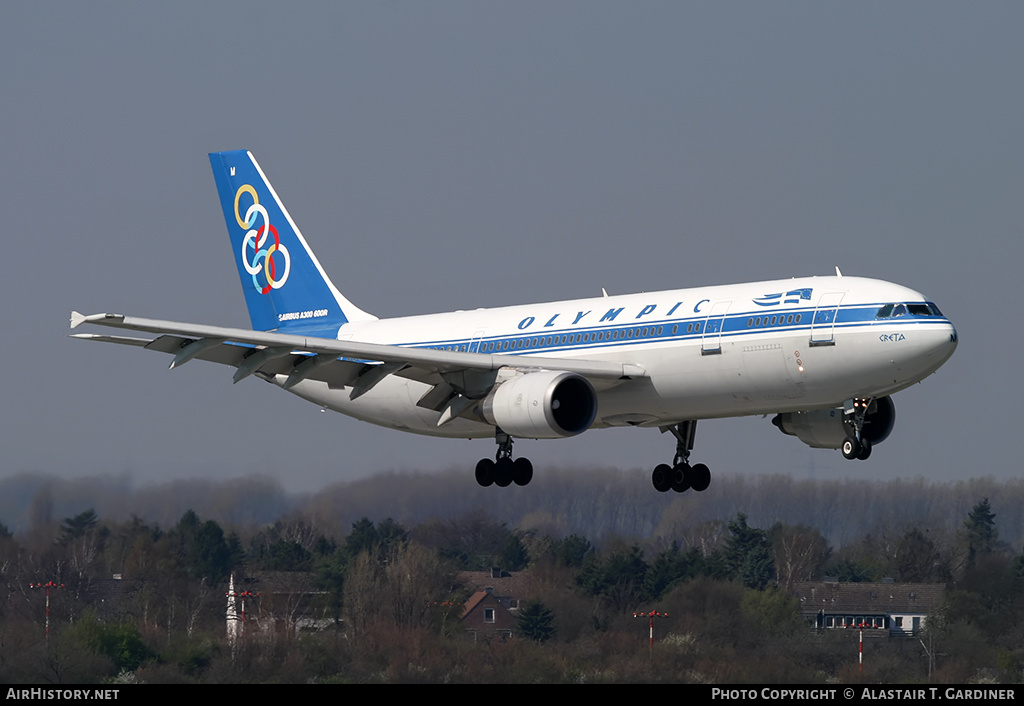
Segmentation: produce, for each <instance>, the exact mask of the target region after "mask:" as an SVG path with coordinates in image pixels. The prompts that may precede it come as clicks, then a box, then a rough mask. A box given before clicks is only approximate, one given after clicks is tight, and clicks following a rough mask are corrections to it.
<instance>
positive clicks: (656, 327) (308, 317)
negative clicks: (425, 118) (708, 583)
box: [71, 150, 957, 492]
mask: <svg viewBox="0 0 1024 706" xmlns="http://www.w3.org/2000/svg"><path fill="white" fill-rule="evenodd" d="M210 163H211V164H212V166H213V174H214V178H215V180H216V182H217V189H218V191H219V192H220V201H221V205H222V206H223V208H224V218H225V220H226V221H227V226H228V233H229V235H230V240H231V250H232V251H233V252H234V254H235V261H236V264H237V266H238V272H239V275H240V276H241V280H242V290H243V291H244V292H245V300H246V304H247V305H248V307H249V316H250V318H251V320H252V330H245V329H235V328H222V327H219V326H205V325H199V324H187V323H179V322H175V321H157V320H153V319H142V318H136V317H133V316H125V315H123V314H92V315H88V316H86V315H82V314H79V313H78V312H73V313H72V314H71V328H76V327H78V326H79V325H81V324H84V323H88V324H98V325H101V326H109V327H113V328H119V329H130V330H133V331H141V332H145V333H148V334H155V337H153V336H148V337H145V338H139V337H128V336H114V335H99V334H74V336H75V337H76V338H84V339H87V340H93V341H103V342H107V343H120V344H126V345H131V346H141V347H143V348H148V349H149V350H154V351H161V352H163V353H169V354H170V355H172V356H174V359H173V360H172V361H171V366H170V367H171V368H178V367H181V366H182V365H184V364H185V363H187V362H188V361H190V360H192V359H193V358H197V359H199V360H208V361H212V362H214V363H223V364H225V365H229V366H231V367H233V368H235V373H234V380H235V382H238V381H239V380H242V379H244V378H246V377H248V376H250V375H256V376H258V377H260V378H263V379H264V380H266V381H267V382H269V383H271V384H273V385H276V386H278V387H280V388H282V389H284V390H287V391H288V392H292V393H294V394H296V395H299V396H300V397H302V398H304V399H307V400H309V401H310V402H314V403H316V404H317V405H320V406H321V407H324V408H327V409H333V410H336V411H338V412H341V413H343V414H346V415H349V416H351V417H355V418H356V419H362V420H364V421H367V422H372V423H373V424H379V425H381V426H385V427H393V428H395V429H400V430H402V431H409V432H415V433H418V434H429V435H432V436H445V437H457V438H479V437H485V436H486V437H493V438H494V439H495V441H496V442H497V445H498V450H497V453H496V455H495V460H493V461H492V460H491V459H489V458H484V459H482V460H481V461H480V462H479V463H477V465H476V479H477V481H478V482H479V483H480V485H483V486H488V485H491V484H496V485H499V486H507V485H509V484H510V483H513V482H515V483H516V484H518V485H526V484H527V483H529V482H530V479H531V478H532V477H533V465H532V464H531V463H530V462H529V461H528V460H527V459H525V458H522V457H519V458H515V459H514V460H513V457H512V441H513V439H557V438H562V437H569V436H574V435H576V434H580V433H582V432H584V431H587V430H588V429H594V428H604V427H622V426H634V427H654V428H657V429H660V430H661V431H663V432H665V431H668V432H671V433H672V434H673V436H675V438H676V449H675V455H674V457H673V459H672V463H671V464H660V465H658V466H657V467H656V468H655V469H654V471H653V474H652V482H653V484H654V487H655V488H656V489H657V490H659V491H662V492H664V491H668V490H669V489H672V490H675V491H677V492H683V491H685V490H687V489H689V488H692V489H694V490H697V491H701V490H704V489H706V488H707V487H708V485H709V483H710V482H711V473H710V471H709V470H708V467H707V466H706V465H704V464H703V463H697V464H692V465H691V463H690V454H691V451H692V450H693V441H694V432H695V430H696V423H697V420H699V419H710V418H719V417H738V416H744V415H754V414H757V415H767V414H773V415H775V416H774V418H773V419H772V421H773V423H774V424H775V425H776V426H777V427H778V428H779V429H780V430H782V431H783V432H784V433H786V434H790V435H792V436H796V437H797V438H798V439H800V440H801V441H803V442H804V443H805V444H807V445H809V446H813V447H816V448H831V449H842V453H843V455H844V456H845V457H846V458H848V459H860V460H864V459H867V457H868V456H869V455H870V453H871V450H872V447H873V446H875V445H876V444H878V443H880V442H881V441H883V440H885V438H886V437H888V436H889V433H890V432H891V431H892V428H893V423H894V421H895V407H894V405H893V402H892V398H891V395H892V394H893V393H895V392H898V391H900V390H902V389H904V388H905V387H909V386H910V385H913V384H914V383H916V382H919V381H920V380H922V379H923V378H925V377H927V376H928V375H931V374H932V373H933V372H935V371H936V370H937V369H938V368H939V366H941V365H942V364H943V363H944V362H945V361H946V360H947V359H948V358H949V357H950V356H951V355H952V354H953V351H954V349H955V348H956V345H957V334H956V329H954V328H953V324H952V323H951V322H950V321H949V319H947V318H946V317H945V316H943V315H942V313H941V312H940V311H939V309H938V307H936V306H935V304H933V303H932V302H930V301H928V300H927V299H926V298H925V297H924V296H923V295H921V294H920V293H918V292H915V291H913V290H911V289H908V288H906V287H903V286H900V285H898V284H891V283H889V282H882V281H878V280H872V279H864V278H860V277H843V276H842V275H841V274H840V272H839V270H838V268H837V269H836V276H834V277H833V276H828V277H807V278H800V279H788V280H779V281H769V282H753V283H750V284H736V285H726V286H716V287H699V288H695V289H679V290H673V291H665V292H651V293H643V294H629V295H623V296H603V297H597V298H592V299H579V300H575V301H563V302H551V303H541V304H529V305H526V306H512V307H505V308H499V309H477V310H474V311H456V312H452V313H447V314H433V315H428V316H410V317H403V318H396V319H387V320H380V319H378V318H377V317H375V316H372V315H371V314H368V313H366V312H365V311H363V310H361V309H359V308H358V307H356V306H354V305H353V304H352V303H351V302H350V301H349V300H348V299H346V298H345V297H344V296H343V295H342V294H341V292H339V291H338V290H337V289H336V288H335V286H334V284H333V283H332V282H331V280H330V278H329V277H328V276H327V274H326V273H325V272H324V269H323V267H321V265H320V262H319V261H318V260H317V258H316V256H315V255H314V254H313V251H312V250H311V249H310V247H309V245H308V243H307V242H306V240H305V238H303V237H302V235H301V233H300V232H299V229H298V228H297V227H296V225H295V222H294V221H292V218H291V216H290V215H289V213H288V211H287V209H285V207H284V204H283V203H282V202H281V200H280V199H279V198H278V196H277V192H275V191H274V188H273V187H272V186H271V185H270V182H269V181H268V180H267V178H266V176H265V175H264V173H263V170H261V169H260V166H259V164H257V163H256V160H255V158H253V156H252V154H250V153H249V152H247V151H244V150H239V151H234V152H218V153H215V154H211V155H210Z"/></svg>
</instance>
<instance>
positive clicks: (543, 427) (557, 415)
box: [481, 371, 597, 439]
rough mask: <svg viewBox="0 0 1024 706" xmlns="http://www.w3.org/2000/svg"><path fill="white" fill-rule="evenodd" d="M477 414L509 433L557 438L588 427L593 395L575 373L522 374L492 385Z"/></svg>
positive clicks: (594, 406)
mask: <svg viewBox="0 0 1024 706" xmlns="http://www.w3.org/2000/svg"><path fill="white" fill-rule="evenodd" d="M481 413H482V414H483V417H484V419H486V420H487V422H488V423H489V424H494V425H495V426H498V427H501V429H502V430H503V431H504V432H505V433H507V434H511V435H512V436H518V437H523V438H527V439H558V438H562V437H566V436H575V435H576V434H579V433H581V432H584V431H586V430H587V429H589V428H590V425H591V424H593V423H594V417H595V416H596V415H597V394H596V393H595V392H594V388H593V387H592V386H591V385H590V383H589V382H588V381H587V379H586V378H584V377H582V376H580V375H577V374H575V373H567V372H558V371H554V372H548V371H545V372H536V373H526V374H524V375H520V376H518V377H514V378H512V379H511V380H506V381H505V382H503V383H501V384H500V385H498V386H497V387H495V388H494V390H492V391H491V393H490V394H488V395H487V397H486V398H485V399H484V401H483V405H482V406H481Z"/></svg>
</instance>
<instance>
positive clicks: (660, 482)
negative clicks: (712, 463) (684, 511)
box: [651, 419, 711, 493]
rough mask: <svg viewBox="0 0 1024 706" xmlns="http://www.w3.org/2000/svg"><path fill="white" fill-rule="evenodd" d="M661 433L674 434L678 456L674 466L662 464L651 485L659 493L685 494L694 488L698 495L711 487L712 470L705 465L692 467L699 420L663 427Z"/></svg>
mask: <svg viewBox="0 0 1024 706" xmlns="http://www.w3.org/2000/svg"><path fill="white" fill-rule="evenodd" d="M661 431H662V432H663V433H664V432H666V431H669V432H672V436H674V437H676V455H675V458H674V459H673V460H672V465H671V466H669V465H668V464H665V463H662V464H659V465H658V466H657V467H655V469H654V473H652V474H651V483H653V484H654V489H655V490H657V491H658V492H659V493H665V492H668V491H669V490H674V491H676V492H677V493H683V492H685V491H687V490H689V489H690V488H693V489H694V490H696V491H697V492H698V493H699V492H701V491H704V490H707V488H708V486H709V485H711V470H710V469H709V468H708V467H707V466H705V465H704V464H703V463H698V464H697V465H695V466H691V465H690V463H689V461H690V452H691V451H693V437H694V436H695V435H696V433H697V420H695V419H694V420H690V421H686V422H680V423H679V424H676V425H675V426H672V427H661Z"/></svg>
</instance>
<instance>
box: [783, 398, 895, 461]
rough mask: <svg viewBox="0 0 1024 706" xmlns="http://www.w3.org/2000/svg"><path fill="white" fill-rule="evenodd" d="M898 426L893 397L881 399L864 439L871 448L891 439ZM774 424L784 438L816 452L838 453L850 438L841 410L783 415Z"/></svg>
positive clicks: (866, 421) (870, 414)
mask: <svg viewBox="0 0 1024 706" xmlns="http://www.w3.org/2000/svg"><path fill="white" fill-rule="evenodd" d="M895 423H896V405H895V404H893V401H892V398H891V397H880V398H878V399H877V400H874V401H873V402H872V403H871V407H870V408H869V409H868V413H867V416H865V418H864V428H863V429H862V430H861V435H862V436H863V437H864V438H866V439H867V440H868V441H869V442H871V445H872V446H874V445H875V444H880V443H881V442H883V441H885V440H886V439H887V438H889V434H891V433H892V428H893V425H894V424H895ZM772 424H774V425H775V426H777V427H778V428H779V429H780V430H781V431H782V433H783V434H789V435H790V436H795V437H796V438H798V439H800V441H802V442H804V443H805V444H807V445H808V446H812V447H814V448H816V449H838V448H841V447H842V445H843V441H844V440H845V439H846V437H847V436H850V430H849V428H848V427H847V425H846V422H845V421H844V420H843V410H842V409H818V410H814V411H812V412H784V413H782V414H776V415H775V417H773V418H772Z"/></svg>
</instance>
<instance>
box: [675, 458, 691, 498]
mask: <svg viewBox="0 0 1024 706" xmlns="http://www.w3.org/2000/svg"><path fill="white" fill-rule="evenodd" d="M689 489H690V466H689V465H687V464H685V463H680V464H678V465H676V467H675V468H673V469H672V490H674V491H676V492H677V493H685V492H686V491H687V490H689Z"/></svg>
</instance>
